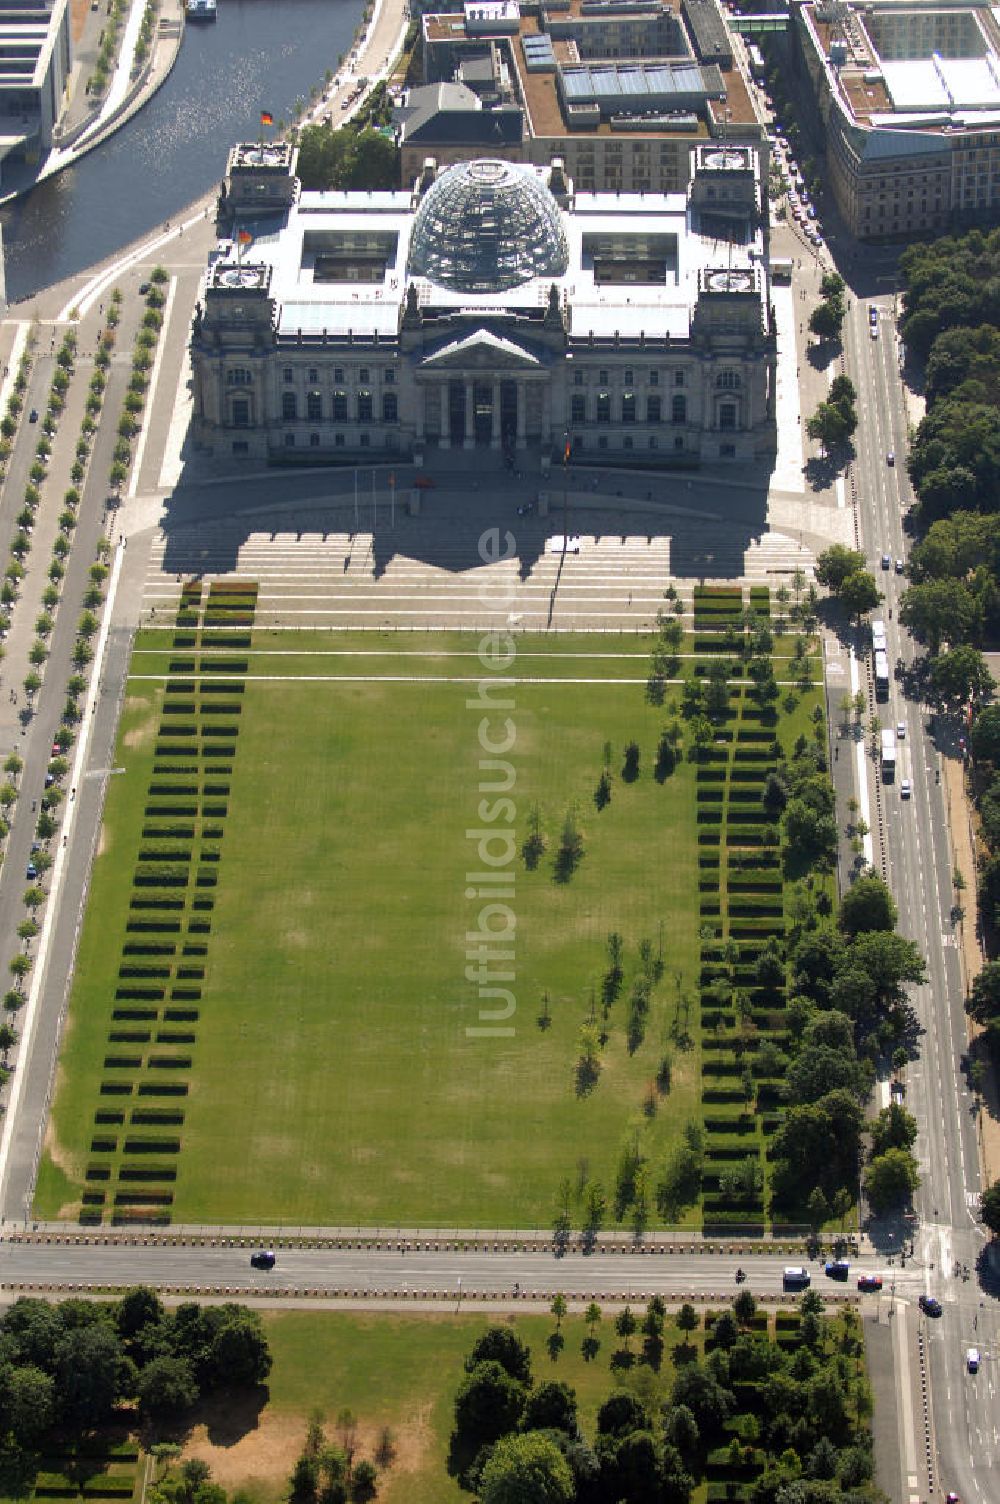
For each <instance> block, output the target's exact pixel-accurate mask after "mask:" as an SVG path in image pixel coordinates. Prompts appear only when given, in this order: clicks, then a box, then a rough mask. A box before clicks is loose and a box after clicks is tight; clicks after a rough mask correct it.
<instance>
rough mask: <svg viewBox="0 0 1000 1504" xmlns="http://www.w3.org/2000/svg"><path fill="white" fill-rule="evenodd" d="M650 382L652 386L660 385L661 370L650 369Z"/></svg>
mask: <svg viewBox="0 0 1000 1504" xmlns="http://www.w3.org/2000/svg"><path fill="white" fill-rule="evenodd" d="M649 384H650V386H659V384H660V373H659V371H650V373H649Z"/></svg>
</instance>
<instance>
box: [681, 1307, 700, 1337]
mask: <svg viewBox="0 0 1000 1504" xmlns="http://www.w3.org/2000/svg"><path fill="white" fill-rule="evenodd" d="M700 1325H701V1317H700V1316H699V1315H698V1312H697V1311H696V1310H695V1308H694V1306H693V1305H692V1304H691V1302H690V1301H689V1300H686V1301H685V1302H684V1304H683V1305H682V1306H681V1308H680V1310H679V1311H678V1312H677V1326H678V1328H679V1329H680V1330H681V1331H682V1332H683V1333H684V1336H685V1338H686V1337H687V1336H688V1334H689V1333H690V1332H696V1331H697V1330H698V1327H699V1326H700Z"/></svg>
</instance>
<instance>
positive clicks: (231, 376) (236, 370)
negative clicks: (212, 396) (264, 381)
mask: <svg viewBox="0 0 1000 1504" xmlns="http://www.w3.org/2000/svg"><path fill="white" fill-rule="evenodd" d="M252 381H253V376H252V375H251V373H250V372H249V371H248V370H247V368H246V366H234V367H233V369H232V370H231V371H227V372H226V385H227V386H249V385H250V383H251V382H252Z"/></svg>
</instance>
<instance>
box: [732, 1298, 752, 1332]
mask: <svg viewBox="0 0 1000 1504" xmlns="http://www.w3.org/2000/svg"><path fill="white" fill-rule="evenodd" d="M756 1314H757V1302H756V1300H755V1299H754V1297H753V1295H752V1294H751V1292H750V1291H749V1290H741V1291H740V1293H739V1294H738V1295H737V1297H736V1299H735V1300H734V1301H733V1315H734V1316H735V1317H736V1320H737V1321H738V1322H739V1323H740V1326H749V1325H750V1323H751V1322H752V1321H753V1319H754V1317H755V1316H756Z"/></svg>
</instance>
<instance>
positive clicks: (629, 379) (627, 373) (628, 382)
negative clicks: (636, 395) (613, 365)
mask: <svg viewBox="0 0 1000 1504" xmlns="http://www.w3.org/2000/svg"><path fill="white" fill-rule="evenodd" d="M634 374H635V373H634V372H633V370H632V368H631V366H626V367H625V385H626V386H634V385H635V383H634V381H633V380H632V377H633V375H634Z"/></svg>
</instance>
